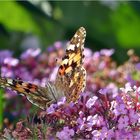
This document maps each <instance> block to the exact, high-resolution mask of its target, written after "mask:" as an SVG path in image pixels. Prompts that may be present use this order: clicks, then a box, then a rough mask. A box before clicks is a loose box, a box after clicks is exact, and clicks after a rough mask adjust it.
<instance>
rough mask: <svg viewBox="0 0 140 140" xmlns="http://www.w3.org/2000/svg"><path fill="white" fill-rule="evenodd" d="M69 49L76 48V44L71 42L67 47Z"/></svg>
mask: <svg viewBox="0 0 140 140" xmlns="http://www.w3.org/2000/svg"><path fill="white" fill-rule="evenodd" d="M67 50H73V51H74V50H75V45H74V44H69V45H68V47H67Z"/></svg>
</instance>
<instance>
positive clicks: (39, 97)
mask: <svg viewBox="0 0 140 140" xmlns="http://www.w3.org/2000/svg"><path fill="white" fill-rule="evenodd" d="M0 86H1V87H3V88H10V89H12V90H14V91H16V92H17V93H18V94H21V95H24V96H26V98H27V99H28V100H29V101H30V102H31V103H32V104H35V105H36V106H38V107H40V108H41V109H44V110H45V109H46V108H47V106H48V105H50V104H51V103H53V102H55V101H56V99H55V97H54V96H53V93H54V92H55V91H53V90H55V88H53V85H51V84H50V83H47V84H46V87H41V86H37V85H35V84H32V83H27V82H23V81H21V80H13V79H9V78H0ZM52 92H53V93H52Z"/></svg>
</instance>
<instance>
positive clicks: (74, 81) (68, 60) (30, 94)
mask: <svg viewBox="0 0 140 140" xmlns="http://www.w3.org/2000/svg"><path fill="white" fill-rule="evenodd" d="M85 37H86V31H85V29H84V28H83V27H81V28H79V30H77V32H76V33H75V35H74V36H73V38H72V39H71V40H70V42H69V43H68V44H67V47H66V53H65V55H64V57H63V58H62V61H61V62H60V66H59V68H58V73H57V76H56V80H55V82H54V83H49V82H48V83H46V86H45V87H41V86H38V85H35V84H32V83H27V82H23V81H21V80H13V79H9V78H0V86H2V87H4V88H11V89H12V90H14V91H17V92H18V93H20V94H22V95H24V96H26V97H27V99H28V100H29V101H30V102H31V103H33V104H35V105H37V106H38V107H40V108H42V109H46V108H47V107H48V106H49V105H50V104H52V103H54V102H56V101H57V100H58V99H60V98H61V97H63V96H66V100H67V102H70V101H73V102H75V101H77V99H78V98H79V95H80V93H81V92H82V91H83V90H84V88H85V86H86V85H85V83H86V70H85V69H84V67H83V58H84V53H83V52H84V42H85Z"/></svg>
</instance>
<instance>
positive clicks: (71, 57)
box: [55, 27, 86, 102]
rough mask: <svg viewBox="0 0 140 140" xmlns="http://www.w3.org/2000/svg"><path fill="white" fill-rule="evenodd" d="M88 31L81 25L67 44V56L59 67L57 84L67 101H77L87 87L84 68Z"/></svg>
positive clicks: (58, 89)
mask: <svg viewBox="0 0 140 140" xmlns="http://www.w3.org/2000/svg"><path fill="white" fill-rule="evenodd" d="M85 37H86V31H85V29H84V28H83V27H81V28H80V29H79V30H78V31H77V32H76V33H75V35H74V36H73V38H72V39H71V40H70V42H69V43H68V45H67V48H66V53H65V56H64V57H63V58H62V62H61V64H60V67H59V69H58V74H57V78H56V81H55V86H56V88H57V91H59V92H63V93H64V95H65V96H66V98H67V101H68V102H70V101H76V100H77V99H78V98H79V94H80V93H81V91H83V90H84V88H85V80H86V71H85V69H84V68H83V59H84V42H85Z"/></svg>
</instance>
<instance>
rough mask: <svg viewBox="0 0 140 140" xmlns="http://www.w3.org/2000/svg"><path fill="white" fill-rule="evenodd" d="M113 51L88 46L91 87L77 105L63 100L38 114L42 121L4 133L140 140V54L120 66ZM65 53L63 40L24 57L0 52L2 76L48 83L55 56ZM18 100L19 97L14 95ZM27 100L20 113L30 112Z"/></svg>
mask: <svg viewBox="0 0 140 140" xmlns="http://www.w3.org/2000/svg"><path fill="white" fill-rule="evenodd" d="M0 53H2V52H0ZM113 53H114V50H113V49H111V50H108V49H103V50H101V51H99V52H94V53H93V52H92V51H91V50H90V49H87V48H86V49H85V63H84V67H85V69H86V71H87V87H86V90H85V92H84V93H82V94H81V97H80V99H79V100H78V101H77V102H76V103H73V102H71V103H69V104H68V103H66V99H65V98H62V99H60V101H58V102H57V103H56V104H52V105H51V106H50V107H49V108H48V109H47V110H46V111H41V112H38V114H37V117H38V118H39V119H40V121H41V122H40V123H39V124H36V123H34V122H33V121H31V122H30V121H24V122H23V121H19V122H18V123H17V125H16V128H15V129H14V130H11V129H5V131H4V134H3V137H5V138H16V139H31V138H38V139H60V140H71V139H93V140H98V139H99V140H100V139H107V140H110V139H117V140H119V139H135V140H138V139H140V87H139V84H140V82H139V79H138V78H137V75H139V71H138V70H139V57H138V56H136V55H135V54H134V53H131V52H129V60H128V61H127V62H126V63H124V64H123V65H121V66H117V64H116V62H115V61H113V60H112V59H111V55H112V54H113ZM5 54H6V55H7V57H6V56H5ZM63 55H64V50H63V43H61V42H56V43H55V44H54V45H53V46H51V47H49V48H48V50H47V51H46V52H43V53H41V51H40V49H28V50H27V51H26V52H24V53H23V54H21V57H20V59H17V58H14V57H13V56H12V54H11V53H10V52H7V51H5V52H4V54H3V57H2V58H1V56H0V64H1V71H2V73H1V74H2V76H8V77H12V78H15V77H19V78H21V79H23V80H26V81H31V82H34V83H36V84H40V85H43V84H44V83H45V82H46V81H47V80H48V79H50V80H51V81H54V80H55V75H56V72H57V67H56V58H61V57H62V56H63ZM4 69H5V70H4ZM7 73H9V74H7ZM128 77H131V80H130V78H128ZM132 81H133V82H132ZM120 87H121V88H120ZM8 95H9V94H8ZM11 98H12V97H11ZM13 100H17V99H15V96H14V99H13ZM24 100H25V98H24ZM20 102H21V101H20ZM15 103H16V105H17V102H15ZM27 104H28V102H27V103H25V104H24V107H23V106H22V108H23V109H24V110H23V109H22V111H23V112H24V113H23V112H20V113H21V114H22V113H23V114H25V112H26V114H29V110H30V109H31V106H29V105H27ZM26 105H27V107H26ZM20 110H21V109H20ZM8 111H9V112H10V111H11V110H8ZM27 112H28V113H27ZM18 113H19V112H18ZM18 117H19V116H18ZM30 118H31V117H30Z"/></svg>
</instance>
